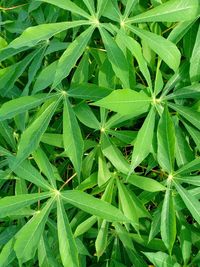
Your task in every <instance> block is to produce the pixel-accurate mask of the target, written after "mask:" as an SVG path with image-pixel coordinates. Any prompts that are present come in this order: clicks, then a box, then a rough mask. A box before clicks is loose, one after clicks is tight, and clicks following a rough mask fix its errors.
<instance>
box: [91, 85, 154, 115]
mask: <svg viewBox="0 0 200 267" xmlns="http://www.w3.org/2000/svg"><path fill="white" fill-rule="evenodd" d="M150 103H151V98H150V97H148V96H147V95H146V94H144V93H143V92H139V93H138V92H136V91H134V90H131V89H122V90H121V89H120V90H115V91H113V92H112V93H111V94H109V95H108V96H106V97H104V98H103V99H101V100H99V101H97V102H95V103H94V104H93V105H95V106H100V107H104V108H107V109H111V110H113V111H115V112H118V113H120V114H121V115H129V114H131V115H132V116H133V117H136V116H139V115H141V114H143V113H145V112H147V111H148V109H149V106H150Z"/></svg>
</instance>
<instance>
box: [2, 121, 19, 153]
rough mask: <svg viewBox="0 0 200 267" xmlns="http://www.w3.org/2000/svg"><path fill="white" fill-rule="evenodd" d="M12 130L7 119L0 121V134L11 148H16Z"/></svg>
mask: <svg viewBox="0 0 200 267" xmlns="http://www.w3.org/2000/svg"><path fill="white" fill-rule="evenodd" d="M13 132H14V130H13V129H12V128H11V127H10V126H9V125H8V123H7V121H0V135H1V136H2V137H3V138H4V140H5V141H6V143H7V144H8V145H9V146H10V147H11V148H12V149H14V150H15V149H16V141H15V138H14V134H13Z"/></svg>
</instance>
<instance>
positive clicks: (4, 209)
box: [0, 192, 50, 218]
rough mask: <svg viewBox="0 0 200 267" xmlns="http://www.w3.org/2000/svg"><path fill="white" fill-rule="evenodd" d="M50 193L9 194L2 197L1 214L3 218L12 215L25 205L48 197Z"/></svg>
mask: <svg viewBox="0 0 200 267" xmlns="http://www.w3.org/2000/svg"><path fill="white" fill-rule="evenodd" d="M49 196H50V193H48V192H44V193H35V194H22V195H17V196H8V197H4V198H1V199H0V216H1V218H3V217H6V216H10V215H12V213H13V212H16V211H18V210H20V209H22V208H24V207H28V206H30V205H32V204H33V203H35V202H37V201H39V200H42V199H45V198H48V197H49Z"/></svg>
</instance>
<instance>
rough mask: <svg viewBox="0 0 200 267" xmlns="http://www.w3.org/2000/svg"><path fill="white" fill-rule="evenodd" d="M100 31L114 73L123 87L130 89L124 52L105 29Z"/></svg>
mask: <svg viewBox="0 0 200 267" xmlns="http://www.w3.org/2000/svg"><path fill="white" fill-rule="evenodd" d="M99 31H100V34H101V37H102V40H103V43H104V46H105V48H106V52H107V56H108V59H109V61H110V63H111V64H112V68H113V71H114V72H115V74H116V76H117V77H118V78H119V79H120V80H121V82H122V85H123V87H124V88H129V87H130V83H129V67H128V62H127V60H126V58H125V56H124V54H123V52H122V50H121V49H120V48H119V46H118V45H117V44H116V42H115V41H114V40H113V38H112V37H111V36H110V34H109V33H108V32H107V31H106V30H105V29H104V28H99Z"/></svg>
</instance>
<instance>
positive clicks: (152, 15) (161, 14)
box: [128, 0, 199, 23]
mask: <svg viewBox="0 0 200 267" xmlns="http://www.w3.org/2000/svg"><path fill="white" fill-rule="evenodd" d="M198 6H199V2H198V0H170V1H167V2H166V3H163V4H161V5H159V6H157V7H155V8H152V9H151V10H148V11H146V12H143V13H142V14H139V15H137V16H135V17H133V18H130V19H128V22H129V23H141V22H156V21H164V22H176V21H185V20H192V19H195V18H196V17H197V16H198Z"/></svg>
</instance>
